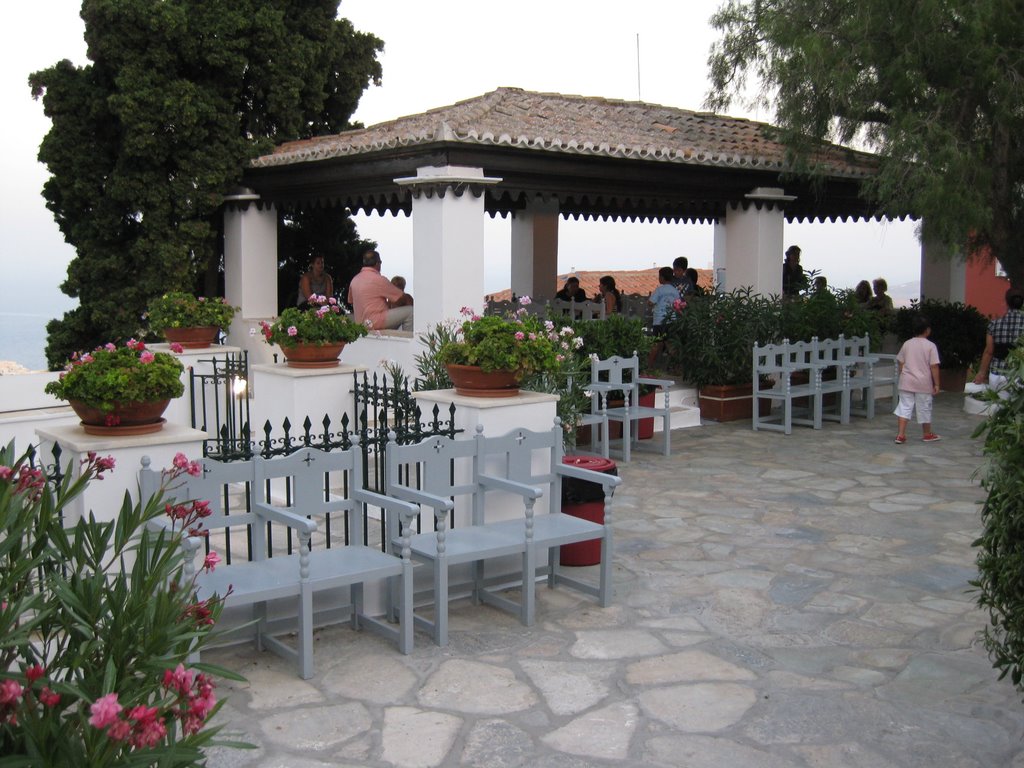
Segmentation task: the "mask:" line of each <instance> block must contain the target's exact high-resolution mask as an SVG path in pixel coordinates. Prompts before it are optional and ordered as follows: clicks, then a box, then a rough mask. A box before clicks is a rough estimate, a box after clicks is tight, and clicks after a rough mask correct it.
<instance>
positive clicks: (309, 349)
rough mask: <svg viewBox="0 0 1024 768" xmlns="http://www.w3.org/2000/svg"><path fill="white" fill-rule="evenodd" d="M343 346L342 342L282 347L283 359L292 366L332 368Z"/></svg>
mask: <svg viewBox="0 0 1024 768" xmlns="http://www.w3.org/2000/svg"><path fill="white" fill-rule="evenodd" d="M344 348H345V343H344V342H339V343H337V344H305V343H303V342H299V343H298V344H296V345H295V346H294V347H282V348H281V349H282V351H283V352H284V356H285V360H287V362H288V365H289V366H291V367H292V368H334V367H335V366H337V365H338V364H339V361H338V356H339V355H340V354H341V350H343V349H344Z"/></svg>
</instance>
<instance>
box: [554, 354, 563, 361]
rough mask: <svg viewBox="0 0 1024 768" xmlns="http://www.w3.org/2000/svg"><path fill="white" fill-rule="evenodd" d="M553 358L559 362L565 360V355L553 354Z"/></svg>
mask: <svg viewBox="0 0 1024 768" xmlns="http://www.w3.org/2000/svg"><path fill="white" fill-rule="evenodd" d="M555 360H557V361H558V362H560V363H561V362H562V361H564V360H565V355H555Z"/></svg>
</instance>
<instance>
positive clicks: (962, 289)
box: [921, 221, 967, 301]
mask: <svg viewBox="0 0 1024 768" xmlns="http://www.w3.org/2000/svg"><path fill="white" fill-rule="evenodd" d="M921 233H922V237H921V298H923V299H941V300H943V301H963V300H964V297H965V296H966V291H967V264H966V263H965V262H964V260H963V259H962V258H961V257H960V254H958V253H955V252H953V251H952V250H951V249H950V248H949V246H947V245H945V244H944V243H941V242H939V241H938V240H937V239H936V238H934V237H932V236H930V234H929V232H928V222H927V221H922V222H921Z"/></svg>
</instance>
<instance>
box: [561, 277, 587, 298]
mask: <svg viewBox="0 0 1024 768" xmlns="http://www.w3.org/2000/svg"><path fill="white" fill-rule="evenodd" d="M555 298H556V299H561V300H562V301H586V300H587V294H586V292H585V291H584V290H583V289H582V288H580V279H579V278H578V277H575V276H573V277H567V278H565V287H564V288H562V290H560V291H559V292H558V293H556V294H555Z"/></svg>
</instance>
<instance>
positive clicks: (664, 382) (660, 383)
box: [636, 376, 675, 389]
mask: <svg viewBox="0 0 1024 768" xmlns="http://www.w3.org/2000/svg"><path fill="white" fill-rule="evenodd" d="M636 383H637V384H647V385H648V386H651V387H660V388H661V389H668V388H669V387H671V386H674V385H675V381H674V380H673V379H649V378H647V377H646V376H641V377H639V378H638V379H637V380H636Z"/></svg>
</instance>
